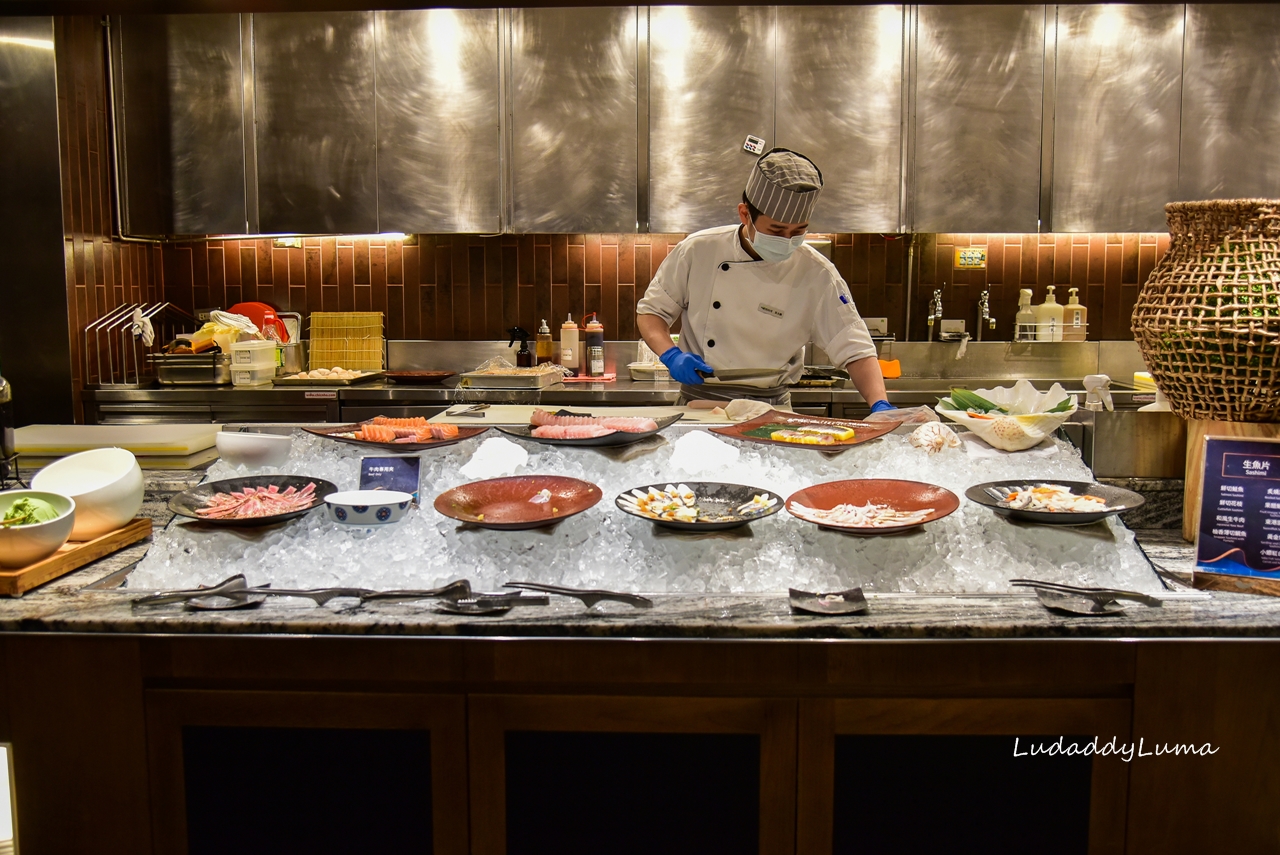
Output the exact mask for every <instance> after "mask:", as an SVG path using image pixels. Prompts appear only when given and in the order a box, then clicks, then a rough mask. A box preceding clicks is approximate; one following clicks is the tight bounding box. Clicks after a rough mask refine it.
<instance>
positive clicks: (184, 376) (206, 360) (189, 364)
mask: <svg viewBox="0 0 1280 855" xmlns="http://www.w3.org/2000/svg"><path fill="white" fill-rule="evenodd" d="M147 361H148V362H150V363H151V364H152V365H153V366H155V369H156V379H158V380H159V381H160V385H162V386H229V385H231V354H229V353H197V354H162V353H157V354H152V355H150V356H148V357H147Z"/></svg>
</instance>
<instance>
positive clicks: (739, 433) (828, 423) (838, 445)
mask: <svg viewBox="0 0 1280 855" xmlns="http://www.w3.org/2000/svg"><path fill="white" fill-rule="evenodd" d="M900 424H902V422H900V421H892V422H862V421H856V420H854V419H825V418H823V417H821V416H799V415H796V414H795V413H784V412H781V411H779V410H770V411H769V412H767V413H765V414H764V415H763V416H760V417H759V418H755V419H752V420H751V421H749V422H741V423H740V424H736V425H725V426H723V427H713V428H711V432H712V433H718V434H720V435H721V436H728V437H732V438H733V439H742V440H746V441H747V442H763V443H767V444H769V445H781V446H785V447H786V448H808V449H812V450H814V451H840V450H841V449H844V448H848V447H849V446H851V445H858V444H859V443H863V442H869V441H870V440H873V439H876V438H878V437H881V436H884V435H885V434H886V433H888V432H889V431H891V430H893V429H894V428H896V427H897V426H898V425H900ZM770 426H775V427H774V429H777V430H797V429H799V428H802V427H834V428H853V431H854V437H853V439H844V440H837V441H836V442H835V443H834V444H831V445H808V444H806V443H799V442H785V441H783V440H777V439H770V438H769V436H768V434H769V433H770Z"/></svg>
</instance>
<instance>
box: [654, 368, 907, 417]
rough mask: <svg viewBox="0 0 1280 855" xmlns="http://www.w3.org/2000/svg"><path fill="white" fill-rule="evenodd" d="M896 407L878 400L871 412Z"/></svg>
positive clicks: (879, 411) (881, 411)
mask: <svg viewBox="0 0 1280 855" xmlns="http://www.w3.org/2000/svg"><path fill="white" fill-rule="evenodd" d="M673 373H674V372H673ZM896 409H898V408H897V407H895V406H894V405H893V404H890V403H889V402H888V401H885V400H879V401H876V402H875V403H874V404H872V405H871V412H873V413H883V412H884V411H885V410H896Z"/></svg>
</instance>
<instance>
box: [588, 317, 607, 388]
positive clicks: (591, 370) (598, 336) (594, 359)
mask: <svg viewBox="0 0 1280 855" xmlns="http://www.w3.org/2000/svg"><path fill="white" fill-rule="evenodd" d="M590 318H591V320H589V321H587V325H586V332H587V352H586V368H587V376H588V377H603V376H604V324H602V323H600V318H599V317H598V316H597V315H596V313H595V312H592V313H591V315H590Z"/></svg>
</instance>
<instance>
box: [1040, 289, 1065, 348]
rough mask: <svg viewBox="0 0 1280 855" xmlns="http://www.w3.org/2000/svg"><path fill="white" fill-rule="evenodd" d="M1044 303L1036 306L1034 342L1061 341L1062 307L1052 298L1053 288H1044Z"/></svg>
mask: <svg viewBox="0 0 1280 855" xmlns="http://www.w3.org/2000/svg"><path fill="white" fill-rule="evenodd" d="M1046 287H1047V290H1048V292H1049V293H1048V294H1047V295H1046V296H1045V298H1044V302H1043V303H1041V304H1040V305H1039V306H1036V341H1062V306H1061V305H1059V304H1058V301H1057V300H1055V299H1054V298H1053V286H1052V285H1049V286H1046Z"/></svg>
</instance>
